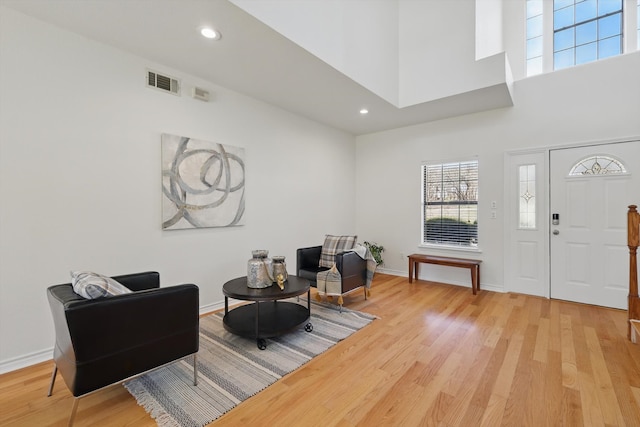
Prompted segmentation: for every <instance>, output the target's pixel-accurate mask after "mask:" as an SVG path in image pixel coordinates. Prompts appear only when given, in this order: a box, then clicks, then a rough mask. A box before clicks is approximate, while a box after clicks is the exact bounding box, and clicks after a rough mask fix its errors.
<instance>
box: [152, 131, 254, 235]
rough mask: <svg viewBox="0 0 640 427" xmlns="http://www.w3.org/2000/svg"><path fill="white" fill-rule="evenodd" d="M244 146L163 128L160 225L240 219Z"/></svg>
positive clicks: (215, 223) (229, 222) (210, 224)
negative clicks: (217, 141)
mask: <svg viewBox="0 0 640 427" xmlns="http://www.w3.org/2000/svg"><path fill="white" fill-rule="evenodd" d="M244 177H245V170H244V148H240V147H234V146H230V145H223V144H219V143H215V142H209V141H202V140H197V139H192V138H188V137H185V136H176V135H169V134H162V229H163V230H168V229H171V230H175V229H184V228H205V227H229V226H234V225H243V224H244V222H243V221H244V219H243V217H244V179H245V178H244Z"/></svg>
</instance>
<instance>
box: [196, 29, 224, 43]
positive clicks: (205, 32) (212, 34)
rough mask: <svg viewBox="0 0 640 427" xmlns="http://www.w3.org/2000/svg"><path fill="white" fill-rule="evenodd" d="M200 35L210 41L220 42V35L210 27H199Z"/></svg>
mask: <svg viewBox="0 0 640 427" xmlns="http://www.w3.org/2000/svg"><path fill="white" fill-rule="evenodd" d="M200 34H202V36H203V37H206V38H208V39H211V40H220V38H222V34H220V32H219V31H216V30H214V29H213V28H211V27H201V28H200Z"/></svg>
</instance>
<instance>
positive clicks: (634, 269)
mask: <svg viewBox="0 0 640 427" xmlns="http://www.w3.org/2000/svg"><path fill="white" fill-rule="evenodd" d="M636 208H637V206H636V205H631V206H629V212H628V214H627V234H628V239H627V241H628V245H629V319H640V298H639V297H638V261H637V258H636V252H637V250H638V245H639V244H640V242H639V241H640V214H639V213H638V211H637V209H636ZM627 336H628V338H629V339H631V322H629V325H628V330H627Z"/></svg>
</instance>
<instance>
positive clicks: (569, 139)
mask: <svg viewBox="0 0 640 427" xmlns="http://www.w3.org/2000/svg"><path fill="white" fill-rule="evenodd" d="M638 70H640V53H638V52H636V53H632V54H627V55H623V56H619V57H614V58H609V59H606V60H602V61H599V62H595V63H591V64H586V65H583V66H578V67H574V68H570V69H566V70H562V71H558V72H555V73H551V74H546V75H540V76H537V77H532V78H529V79H524V80H520V81H517V82H515V84H514V104H515V106H514V107H512V108H505V109H500V110H494V111H489V112H484V113H478V114H473V115H467V116H462V117H457V118H452V119H447V120H441V121H438V122H432V123H426V124H422V125H417V126H412V127H406V128H402V129H395V130H391V131H387V132H380V133H376V134H371V135H365V136H360V137H358V138H357V143H356V145H357V154H356V156H357V177H356V194H357V203H356V212H357V232H358V235H359V236H360V237H361V238H362V239H364V240H373V241H376V242H378V243H380V244H382V245H383V246H384V247H385V253H384V259H385V268H387V269H388V270H390V271H394V272H397V273H398V274H407V260H406V256H402V255H407V254H410V253H414V252H425V253H433V254H441V255H445V254H448V255H452V254H453V255H452V256H463V255H464V256H468V257H470V258H471V257H478V258H479V259H482V260H483V264H482V284H483V285H484V286H485V287H486V288H491V289H496V290H500V289H504V283H503V267H504V265H503V258H504V248H503V246H504V244H503V234H504V232H503V229H504V228H503V227H504V226H503V219H504V211H503V207H504V200H503V192H504V191H503V188H504V185H503V163H504V153H505V152H506V151H509V150H518V149H525V148H532V147H551V146H557V145H564V144H579V143H583V142H588V141H599V140H602V141H604V140H612V139H616V138H620V139H624V138H625V137H638V136H640V120H639V117H640V80H639V79H638ZM469 156H478V159H479V171H480V188H479V194H480V202H479V220H478V222H479V245H480V247H481V249H482V253H480V254H473V253H472V254H469V253H465V254H459V253H455V252H444V251H435V250H420V249H419V248H418V245H419V243H420V232H421V229H420V209H421V206H420V203H421V199H420V179H421V177H420V164H421V162H422V161H425V160H429V161H439V160H456V159H461V158H462V159H464V158H468V157H469ZM638 197H640V189H638ZM491 201H496V202H497V203H498V209H497V213H498V218H497V219H490V210H491V208H490V202H491ZM422 270H423V271H425V272H426V271H427V270H428V271H429V273H425V274H424V275H421V277H423V278H429V279H432V280H437V281H444V282H453V283H459V284H467V285H468V283H469V277H468V276H469V274H468V271H466V270H463V269H450V268H446V267H435V266H430V267H429V268H428V269H427V268H423V269H422Z"/></svg>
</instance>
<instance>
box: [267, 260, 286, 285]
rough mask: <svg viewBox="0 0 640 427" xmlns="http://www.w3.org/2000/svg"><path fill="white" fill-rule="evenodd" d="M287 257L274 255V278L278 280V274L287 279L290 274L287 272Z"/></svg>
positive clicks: (284, 279)
mask: <svg viewBox="0 0 640 427" xmlns="http://www.w3.org/2000/svg"><path fill="white" fill-rule="evenodd" d="M284 259H285V257H283V256H274V257H273V258H271V261H272V266H273V280H275V281H277V280H278V275H282V281H283V282H284V281H286V280H287V278H288V277H289V275H288V274H287V263H285V262H284Z"/></svg>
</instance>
